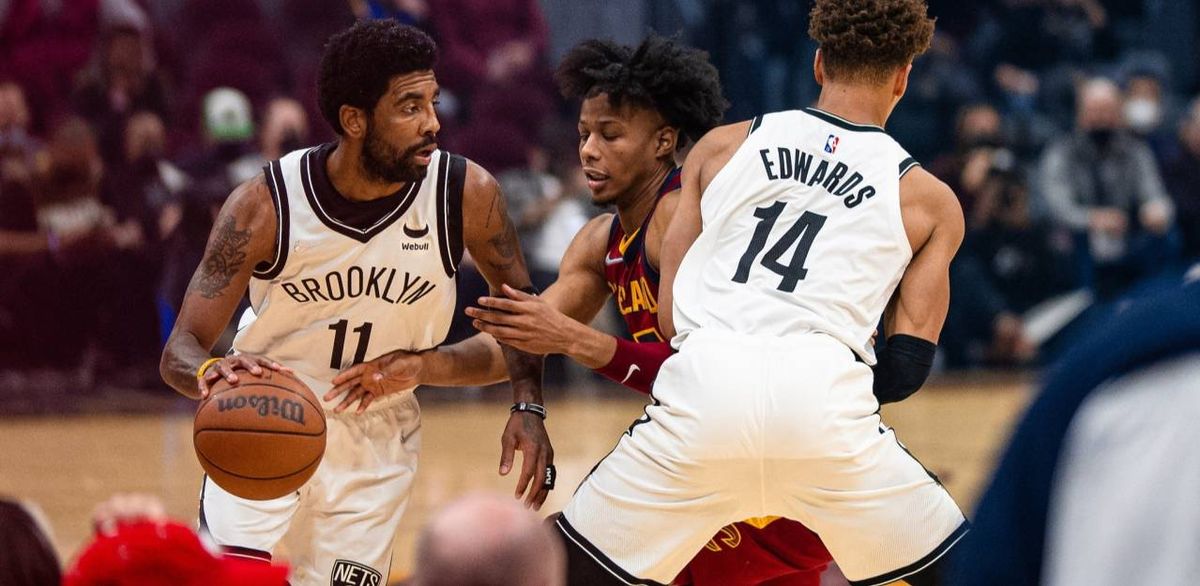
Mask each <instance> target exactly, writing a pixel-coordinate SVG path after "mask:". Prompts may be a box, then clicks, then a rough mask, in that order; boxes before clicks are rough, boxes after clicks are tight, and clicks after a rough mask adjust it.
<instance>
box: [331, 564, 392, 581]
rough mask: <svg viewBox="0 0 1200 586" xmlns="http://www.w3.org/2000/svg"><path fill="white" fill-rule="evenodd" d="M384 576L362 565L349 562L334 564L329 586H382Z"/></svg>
mask: <svg viewBox="0 0 1200 586" xmlns="http://www.w3.org/2000/svg"><path fill="white" fill-rule="evenodd" d="M381 584H383V576H381V575H380V574H379V572H376V571H375V570H373V569H371V568H369V567H367V566H364V565H362V564H359V563H356V562H351V561H347V560H337V561H335V562H333V574H332V576H331V578H330V580H329V586H380V585H381Z"/></svg>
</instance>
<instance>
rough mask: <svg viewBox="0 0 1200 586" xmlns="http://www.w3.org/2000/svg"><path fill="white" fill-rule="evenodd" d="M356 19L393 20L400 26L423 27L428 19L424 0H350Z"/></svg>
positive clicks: (427, 3)
mask: <svg viewBox="0 0 1200 586" xmlns="http://www.w3.org/2000/svg"><path fill="white" fill-rule="evenodd" d="M350 8H351V9H352V10H354V16H356V17H358V18H393V19H396V20H398V21H400V23H401V24H407V25H411V26H415V27H424V26H425V20H426V19H427V18H428V17H429V2H427V1H426V0H350Z"/></svg>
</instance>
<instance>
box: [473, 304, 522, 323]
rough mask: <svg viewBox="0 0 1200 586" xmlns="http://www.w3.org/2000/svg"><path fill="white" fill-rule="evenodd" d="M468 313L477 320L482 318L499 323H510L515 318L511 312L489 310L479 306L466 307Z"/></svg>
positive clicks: (482, 319)
mask: <svg viewBox="0 0 1200 586" xmlns="http://www.w3.org/2000/svg"><path fill="white" fill-rule="evenodd" d="M466 314H467V315H468V316H470V317H473V318H475V319H477V320H481V321H485V322H488V323H490V324H497V325H508V324H510V323H512V321H513V319H514V316H513V315H512V314H510V313H504V312H501V311H489V310H486V309H479V308H478V307H468V308H467V309H466Z"/></svg>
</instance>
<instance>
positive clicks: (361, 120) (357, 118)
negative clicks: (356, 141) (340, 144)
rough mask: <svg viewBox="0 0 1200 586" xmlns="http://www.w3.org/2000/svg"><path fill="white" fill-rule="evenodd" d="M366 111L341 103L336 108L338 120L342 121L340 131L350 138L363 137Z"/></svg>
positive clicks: (365, 126)
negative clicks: (339, 106)
mask: <svg viewBox="0 0 1200 586" xmlns="http://www.w3.org/2000/svg"><path fill="white" fill-rule="evenodd" d="M367 116H368V114H367V112H366V110H363V109H362V108H355V107H354V106H347V105H345V104H343V105H342V107H341V108H338V121H339V122H341V123H342V131H343V132H344V133H345V135H346V136H348V137H351V138H363V137H364V136H366V135H367Z"/></svg>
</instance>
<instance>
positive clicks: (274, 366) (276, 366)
mask: <svg viewBox="0 0 1200 586" xmlns="http://www.w3.org/2000/svg"><path fill="white" fill-rule="evenodd" d="M255 361H256V362H258V364H259V365H260V366H265V367H267V368H269V369H271V370H274V371H276V372H278V371H281V370H283V365H282V364H280V363H278V362H275V361H274V360H271V359H270V358H264V357H262V356H256V357H255Z"/></svg>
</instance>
